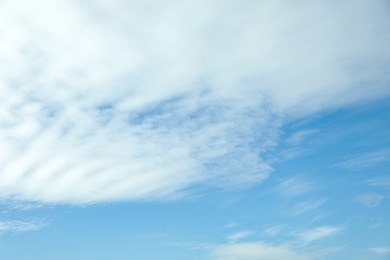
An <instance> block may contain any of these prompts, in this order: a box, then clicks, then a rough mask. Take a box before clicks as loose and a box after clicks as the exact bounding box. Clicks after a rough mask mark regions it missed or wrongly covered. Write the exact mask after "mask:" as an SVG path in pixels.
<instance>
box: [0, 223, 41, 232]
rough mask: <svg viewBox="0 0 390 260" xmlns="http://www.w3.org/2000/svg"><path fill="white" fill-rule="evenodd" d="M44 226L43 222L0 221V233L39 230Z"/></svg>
mask: <svg viewBox="0 0 390 260" xmlns="http://www.w3.org/2000/svg"><path fill="white" fill-rule="evenodd" d="M44 226H45V225H44V224H37V223H30V222H24V221H19V220H12V221H0V233H6V232H12V233H20V232H26V231H34V230H39V229H41V228H42V227H44Z"/></svg>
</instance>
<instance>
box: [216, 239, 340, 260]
mask: <svg viewBox="0 0 390 260" xmlns="http://www.w3.org/2000/svg"><path fill="white" fill-rule="evenodd" d="M341 248H342V247H337V248H323V249H319V250H314V251H313V250H304V249H302V248H300V249H297V248H294V247H292V246H291V245H290V244H289V243H284V244H279V245H273V244H268V243H264V242H261V241H258V242H248V243H236V244H228V245H220V246H217V247H214V249H213V250H212V252H211V258H212V259H215V260H242V259H246V260H259V259H267V260H285V259H289V260H315V259H318V257H324V256H326V255H328V254H331V253H333V252H336V251H338V250H340V249H341Z"/></svg>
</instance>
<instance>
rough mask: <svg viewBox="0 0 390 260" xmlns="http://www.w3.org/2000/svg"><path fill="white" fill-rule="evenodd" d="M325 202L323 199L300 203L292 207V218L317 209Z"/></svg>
mask: <svg viewBox="0 0 390 260" xmlns="http://www.w3.org/2000/svg"><path fill="white" fill-rule="evenodd" d="M325 202H326V200H325V199H321V200H306V201H301V202H298V203H297V204H295V205H294V207H293V208H292V209H291V213H292V215H293V216H298V215H301V214H304V213H306V212H309V211H312V210H315V209H317V208H318V207H319V206H321V205H322V204H324V203H325Z"/></svg>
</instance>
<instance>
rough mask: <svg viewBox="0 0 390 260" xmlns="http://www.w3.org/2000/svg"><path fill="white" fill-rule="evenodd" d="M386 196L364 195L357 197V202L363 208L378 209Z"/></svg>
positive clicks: (372, 193) (376, 194)
mask: <svg viewBox="0 0 390 260" xmlns="http://www.w3.org/2000/svg"><path fill="white" fill-rule="evenodd" d="M384 197H385V196H383V195H380V194H378V193H374V192H371V193H364V194H360V195H358V196H356V198H355V201H357V202H359V203H361V204H362V205H363V206H365V207H368V208H376V207H378V206H379V204H380V203H381V201H382V199H383V198H384Z"/></svg>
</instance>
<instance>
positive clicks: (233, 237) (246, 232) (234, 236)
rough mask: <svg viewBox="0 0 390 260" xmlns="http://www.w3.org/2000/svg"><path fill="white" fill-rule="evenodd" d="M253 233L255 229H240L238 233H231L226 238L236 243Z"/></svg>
mask: <svg viewBox="0 0 390 260" xmlns="http://www.w3.org/2000/svg"><path fill="white" fill-rule="evenodd" d="M252 234H253V231H250V230H244V231H240V232H237V233H234V234H231V235H229V236H227V237H226V238H227V239H228V240H229V241H230V242H231V243H235V242H237V241H238V240H240V239H242V238H245V237H247V236H250V235H252Z"/></svg>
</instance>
